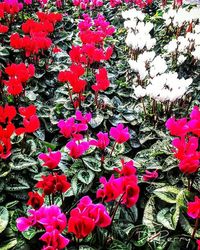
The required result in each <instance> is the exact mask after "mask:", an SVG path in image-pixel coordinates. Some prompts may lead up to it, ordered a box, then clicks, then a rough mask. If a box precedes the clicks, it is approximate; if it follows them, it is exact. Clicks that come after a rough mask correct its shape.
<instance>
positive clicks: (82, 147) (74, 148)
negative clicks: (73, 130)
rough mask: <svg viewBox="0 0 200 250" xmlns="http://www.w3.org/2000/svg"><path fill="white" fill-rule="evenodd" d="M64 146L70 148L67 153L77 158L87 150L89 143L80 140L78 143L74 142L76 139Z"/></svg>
mask: <svg viewBox="0 0 200 250" xmlns="http://www.w3.org/2000/svg"><path fill="white" fill-rule="evenodd" d="M66 147H67V148H68V149H69V150H70V152H69V155H70V156H71V157H72V158H74V159H77V158H79V157H80V156H81V155H83V154H84V153H85V151H87V150H88V148H89V143H88V142H81V143H79V144H77V143H76V141H74V140H72V141H70V142H68V143H67V145H66Z"/></svg>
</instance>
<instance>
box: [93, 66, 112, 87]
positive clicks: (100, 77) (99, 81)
mask: <svg viewBox="0 0 200 250" xmlns="http://www.w3.org/2000/svg"><path fill="white" fill-rule="evenodd" d="M95 77H96V85H92V89H93V90H94V91H105V90H106V89H107V88H108V87H109V86H110V81H109V80H108V72H107V70H106V68H101V69H99V73H97V74H96V75H95Z"/></svg>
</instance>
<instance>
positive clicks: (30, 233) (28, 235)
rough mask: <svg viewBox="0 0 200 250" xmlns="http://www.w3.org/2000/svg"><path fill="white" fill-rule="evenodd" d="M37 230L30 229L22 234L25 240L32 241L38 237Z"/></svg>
mask: <svg viewBox="0 0 200 250" xmlns="http://www.w3.org/2000/svg"><path fill="white" fill-rule="evenodd" d="M36 233H37V232H36V229H35V228H34V227H31V228H29V229H28V230H26V231H24V232H22V234H23V236H24V238H26V239H27V240H31V239H32V238H33V237H34V236H35V235H36Z"/></svg>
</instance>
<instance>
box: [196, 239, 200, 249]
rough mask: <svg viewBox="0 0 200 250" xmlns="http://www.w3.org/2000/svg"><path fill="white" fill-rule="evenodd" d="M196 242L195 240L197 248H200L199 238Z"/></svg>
mask: <svg viewBox="0 0 200 250" xmlns="http://www.w3.org/2000/svg"><path fill="white" fill-rule="evenodd" d="M196 242H197V247H198V249H197V250H200V240H197V241H196Z"/></svg>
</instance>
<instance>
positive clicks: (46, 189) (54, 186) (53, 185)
mask: <svg viewBox="0 0 200 250" xmlns="http://www.w3.org/2000/svg"><path fill="white" fill-rule="evenodd" d="M70 186H71V185H70V183H69V182H68V181H67V177H66V176H65V175H64V174H63V175H58V174H57V173H56V174H54V175H48V176H44V175H43V176H42V180H40V181H38V183H37V184H36V187H37V188H40V189H42V190H43V194H44V195H50V194H54V193H56V192H61V193H65V192H66V191H67V190H68V189H69V188H70Z"/></svg>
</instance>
